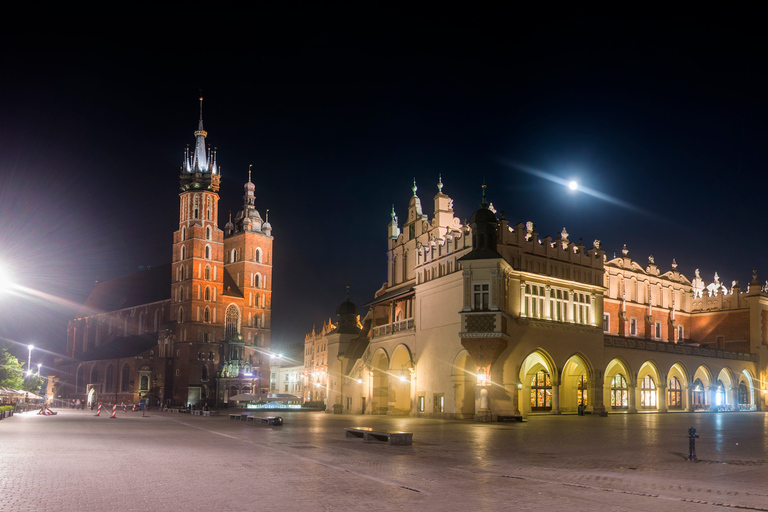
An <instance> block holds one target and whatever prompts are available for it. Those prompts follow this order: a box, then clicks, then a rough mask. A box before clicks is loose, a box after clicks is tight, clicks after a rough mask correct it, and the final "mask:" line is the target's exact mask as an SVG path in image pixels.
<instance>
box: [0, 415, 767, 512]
mask: <svg viewBox="0 0 768 512" xmlns="http://www.w3.org/2000/svg"><path fill="white" fill-rule="evenodd" d="M280 415H281V416H282V417H283V418H284V419H285V423H284V425H283V426H282V427H270V426H261V425H252V424H250V423H248V424H246V423H244V422H240V421H233V420H229V419H228V416H226V415H225V416H220V417H210V418H208V417H200V416H188V415H186V414H175V413H163V412H159V411H150V412H149V417H148V418H142V416H141V413H140V412H134V413H132V412H130V411H129V412H127V413H123V412H118V417H117V418H116V419H112V418H110V417H109V415H106V416H105V415H104V414H103V413H102V415H101V416H100V417H94V415H93V413H92V412H90V411H74V410H70V409H59V414H58V415H57V416H48V417H45V416H37V415H36V414H34V413H29V414H19V415H15V416H14V417H12V418H8V419H5V420H2V421H0V489H2V491H3V492H2V493H0V512H4V511H49V510H50V511H69V510H79V511H96V510H98V511H104V510H109V511H123V510H126V511H147V510H150V511H152V510H163V511H170V510H192V511H196V510H213V509H232V510H306V511H314V510H320V511H323V510H342V511H344V510H366V511H379V510H382V511H384V510H386V511H390V510H467V509H472V510H534V509H536V510H540V509H542V508H550V507H552V508H557V509H559V510H574V511H581V510H590V511H593V510H632V511H659V510H675V511H681V512H682V511H709V510H728V509H733V508H739V509H746V510H768V486H767V485H766V483H767V482H768V440H767V439H766V433H767V432H768V415H766V413H697V414H692V413H690V414H689V413H680V414H633V415H610V416H609V417H607V418H599V417H591V416H585V417H578V416H551V415H541V416H531V417H529V418H528V421H526V422H525V423H503V424H501V423H495V424H478V423H473V422H469V421H443V420H429V419H416V418H399V417H387V416H348V415H328V414H324V413H306V412H286V413H281V414H280ZM349 426H371V427H376V428H382V429H389V430H406V431H411V432H413V439H414V442H413V445H412V446H389V445H387V444H385V443H378V442H364V441H362V440H360V439H353V438H346V437H345V436H344V427H349ZM690 426H694V427H696V428H697V430H698V432H699V434H700V436H701V437H700V439H699V440H698V441H697V452H698V456H699V462H697V463H694V462H686V460H685V458H686V455H687V447H688V440H687V438H686V437H685V434H686V433H687V429H688V427H690Z"/></svg>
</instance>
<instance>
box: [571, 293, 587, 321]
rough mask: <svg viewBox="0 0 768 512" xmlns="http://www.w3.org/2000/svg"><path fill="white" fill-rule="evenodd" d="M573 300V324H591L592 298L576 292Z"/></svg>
mask: <svg viewBox="0 0 768 512" xmlns="http://www.w3.org/2000/svg"><path fill="white" fill-rule="evenodd" d="M572 300H573V322H574V323H577V324H582V325H587V324H589V315H590V306H591V304H590V302H591V299H590V296H589V294H588V293H580V292H574V293H573V296H572Z"/></svg>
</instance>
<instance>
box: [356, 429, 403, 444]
mask: <svg viewBox="0 0 768 512" xmlns="http://www.w3.org/2000/svg"><path fill="white" fill-rule="evenodd" d="M344 430H345V431H346V436H347V437H358V438H362V439H363V440H364V441H371V440H375V441H387V443H388V444H397V445H409V444H413V432H399V431H396V432H386V431H383V430H374V429H372V428H371V427H349V428H345V429H344Z"/></svg>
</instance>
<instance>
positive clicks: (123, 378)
mask: <svg viewBox="0 0 768 512" xmlns="http://www.w3.org/2000/svg"><path fill="white" fill-rule="evenodd" d="M130 381H131V368H130V367H129V366H128V363H125V364H124V365H123V369H122V371H121V372H120V392H121V393H128V391H129V387H130V386H129V383H130Z"/></svg>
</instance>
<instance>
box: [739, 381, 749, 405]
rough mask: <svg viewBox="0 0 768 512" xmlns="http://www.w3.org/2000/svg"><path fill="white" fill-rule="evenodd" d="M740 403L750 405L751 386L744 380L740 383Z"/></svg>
mask: <svg viewBox="0 0 768 512" xmlns="http://www.w3.org/2000/svg"><path fill="white" fill-rule="evenodd" d="M739 405H749V388H747V385H746V384H744V383H743V382H741V383H739Z"/></svg>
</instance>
